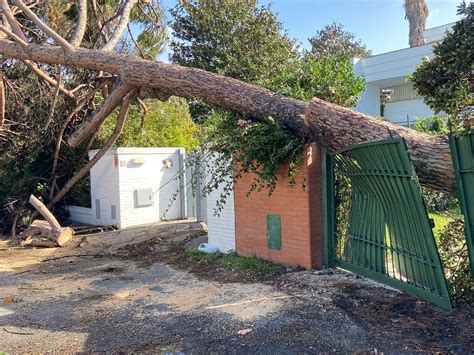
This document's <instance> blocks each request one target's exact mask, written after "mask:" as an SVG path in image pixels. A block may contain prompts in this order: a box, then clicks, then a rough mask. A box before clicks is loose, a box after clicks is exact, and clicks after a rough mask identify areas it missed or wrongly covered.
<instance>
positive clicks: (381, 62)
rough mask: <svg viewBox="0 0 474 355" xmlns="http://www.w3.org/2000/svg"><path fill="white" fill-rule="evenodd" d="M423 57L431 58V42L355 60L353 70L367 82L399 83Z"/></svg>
mask: <svg viewBox="0 0 474 355" xmlns="http://www.w3.org/2000/svg"><path fill="white" fill-rule="evenodd" d="M424 57H428V58H433V46H432V44H431V43H428V44H425V45H422V46H418V47H412V48H405V49H400V50H398V51H393V52H388V53H383V54H379V55H374V56H372V57H367V58H362V59H359V60H356V61H355V64H354V72H355V73H356V74H357V75H364V76H365V78H366V80H367V83H373V84H379V85H383V86H392V85H400V84H403V82H404V81H405V78H406V76H408V75H410V74H411V73H413V71H415V69H416V66H417V65H418V64H420V63H421V61H422V59H423V58H424Z"/></svg>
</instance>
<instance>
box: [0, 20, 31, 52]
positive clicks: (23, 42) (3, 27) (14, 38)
mask: <svg viewBox="0 0 474 355" xmlns="http://www.w3.org/2000/svg"><path fill="white" fill-rule="evenodd" d="M0 31H2V32H3V33H5V34H6V35H7V36H8V37H10V38H11V39H12V40H14V41H15V42H17V43H18V44H20V45H21V46H22V47H23V48H27V47H28V42H26V41H24V40H23V39H21V38H20V37H19V36H17V35H16V34H14V33H13V32H11V31H10V30H9V29H8V28H6V27H5V26H2V25H0Z"/></svg>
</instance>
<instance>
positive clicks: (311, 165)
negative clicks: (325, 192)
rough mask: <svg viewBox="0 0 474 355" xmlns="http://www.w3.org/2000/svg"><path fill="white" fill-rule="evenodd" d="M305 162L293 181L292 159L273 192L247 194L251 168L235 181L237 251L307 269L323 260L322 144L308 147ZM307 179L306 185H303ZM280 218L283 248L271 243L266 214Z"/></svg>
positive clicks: (282, 168) (315, 266)
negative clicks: (290, 171)
mask: <svg viewBox="0 0 474 355" xmlns="http://www.w3.org/2000/svg"><path fill="white" fill-rule="evenodd" d="M303 155H304V163H303V166H302V168H301V172H300V173H298V176H297V177H296V182H297V184H296V186H294V187H292V186H291V185H290V181H289V179H288V170H289V165H288V164H286V165H284V166H282V167H281V168H280V169H279V171H278V183H277V187H276V190H275V191H274V192H273V194H272V195H271V196H268V191H267V190H264V191H261V192H252V194H251V195H250V196H249V197H247V192H248V191H249V189H250V184H251V182H252V180H253V176H252V175H251V174H247V175H246V176H244V177H242V178H241V179H239V181H238V182H237V183H236V185H235V190H234V198H235V234H236V251H237V253H238V254H240V255H244V256H258V257H260V258H262V259H265V260H269V261H273V262H278V263H283V264H288V265H299V266H302V267H304V268H307V269H312V268H318V267H322V265H323V247H322V237H323V234H322V233H323V220H322V218H323V217H322V211H321V208H322V199H321V191H322V186H321V181H322V180H321V150H320V148H319V147H318V146H317V145H316V144H313V145H311V146H308V147H306V148H305V149H304V151H303ZM303 181H304V184H305V186H306V187H305V189H303V188H302V186H301V185H302V182H303ZM268 215H278V216H280V218H281V249H280V250H277V249H272V248H269V247H268V243H267V216H268Z"/></svg>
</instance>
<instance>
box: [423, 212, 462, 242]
mask: <svg viewBox="0 0 474 355" xmlns="http://www.w3.org/2000/svg"><path fill="white" fill-rule="evenodd" d="M429 217H430V218H432V219H433V221H434V224H435V226H434V228H433V234H434V236H435V239H436V241H439V236H440V234H441V232H442V231H443V229H444V228H445V227H446V226H447V225H448V223H449V222H452V221H454V220H455V219H457V218H462V215H461V213H460V212H459V210H457V209H453V210H449V211H446V212H443V213H434V212H430V213H429Z"/></svg>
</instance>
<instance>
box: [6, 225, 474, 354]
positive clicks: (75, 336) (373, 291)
mask: <svg viewBox="0 0 474 355" xmlns="http://www.w3.org/2000/svg"><path fill="white" fill-rule="evenodd" d="M197 235H202V230H201V227H200V225H199V224H196V223H178V224H165V225H160V226H159V227H157V226H154V227H149V228H142V229H134V230H126V231H120V232H111V233H104V234H103V235H101V236H91V237H87V238H84V239H82V240H81V241H79V242H78V244H80V246H78V245H76V247H75V248H71V249H68V250H65V249H43V250H40V249H36V250H35V249H20V248H12V247H9V246H7V245H6V243H4V244H1V245H0V285H1V289H0V352H1V351H6V352H9V353H19V352H22V353H24V352H46V351H56V352H63V351H64V352H65V351H88V352H90V351H108V352H123V351H127V352H129V351H137V352H138V351H140V352H146V351H150V352H156V351H170V352H191V353H202V352H210V351H212V352H219V353H227V352H237V353H254V352H258V353H290V352H291V353H293V352H297V353H311V352H329V351H339V352H343V351H344V352H347V351H354V352H371V351H375V349H377V350H378V351H388V352H396V353H403V352H412V351H443V352H459V353H469V352H471V351H472V349H473V348H474V339H473V333H474V332H473V328H474V327H473V317H472V316H473V312H472V310H470V309H458V310H456V311H455V312H453V313H447V312H444V311H442V310H439V309H437V308H435V307H433V306H431V305H429V304H426V303H425V302H423V301H419V300H417V299H414V298H412V297H409V296H406V295H403V294H400V293H398V292H394V291H393V290H389V289H386V288H383V287H380V285H377V284H375V283H372V282H370V281H368V280H366V279H364V278H360V277H357V276H355V275H352V274H349V273H345V272H342V271H339V270H323V271H319V272H311V271H301V272H292V273H287V274H284V275H282V276H279V277H276V278H266V279H265V278H264V279H260V280H258V281H256V280H254V279H252V278H250V277H248V276H247V275H241V274H239V272H236V271H229V270H223V269H222V270H220V269H215V268H214V269H212V268H210V267H203V266H201V265H198V264H189V262H186V259H185V257H184V254H183V252H182V249H181V243H182V242H183V241H186V240H189V239H192V238H191V237H192V236H197ZM55 258H57V259H55ZM238 281H240V282H238ZM242 330H246V331H244V332H242ZM249 330H250V331H249ZM239 332H240V333H246V334H245V335H240V334H239Z"/></svg>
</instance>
